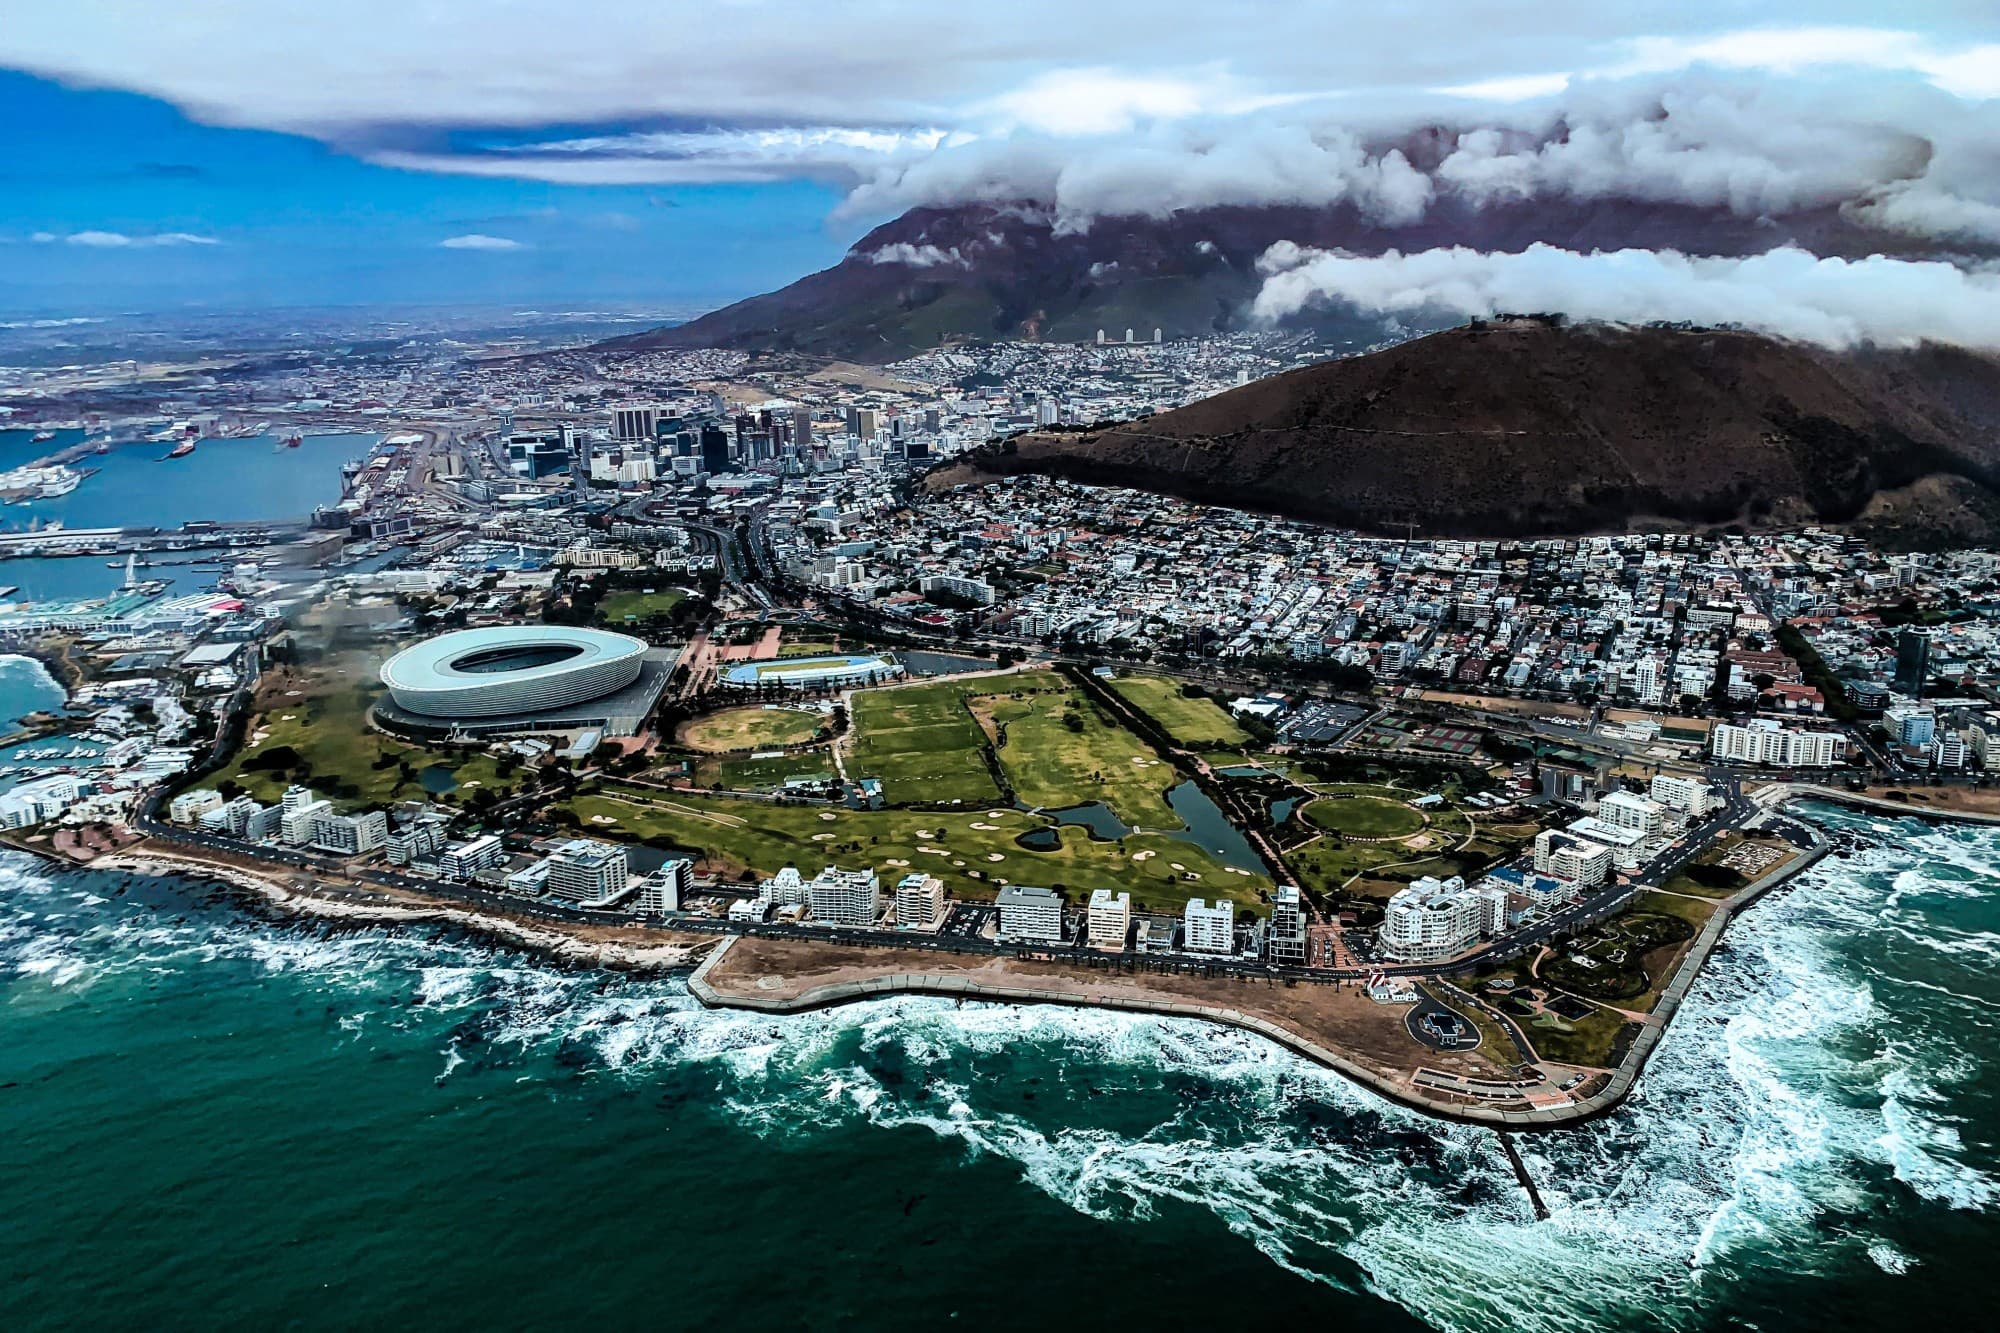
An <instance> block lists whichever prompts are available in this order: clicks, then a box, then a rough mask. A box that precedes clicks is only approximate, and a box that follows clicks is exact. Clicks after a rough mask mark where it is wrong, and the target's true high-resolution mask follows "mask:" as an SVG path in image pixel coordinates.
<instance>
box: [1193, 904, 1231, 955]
mask: <svg viewBox="0 0 2000 1333" xmlns="http://www.w3.org/2000/svg"><path fill="white" fill-rule="evenodd" d="M1181 947H1182V948H1183V949H1186V950H1187V951H1188V952H1189V953H1234V952H1235V951H1236V909H1235V908H1234V907H1232V906H1231V905H1230V903H1229V900H1228V899H1227V898H1218V899H1216V900H1215V906H1213V907H1210V906H1208V904H1207V903H1205V902H1203V901H1202V900H1201V899H1200V898H1190V899H1188V901H1187V906H1185V907H1183V908H1182V909H1181Z"/></svg>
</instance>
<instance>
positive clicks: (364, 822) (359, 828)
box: [287, 801, 389, 856]
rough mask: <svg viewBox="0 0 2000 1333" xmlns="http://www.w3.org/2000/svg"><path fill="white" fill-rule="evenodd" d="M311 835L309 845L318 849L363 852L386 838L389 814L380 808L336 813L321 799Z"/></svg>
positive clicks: (378, 845) (372, 849)
mask: <svg viewBox="0 0 2000 1333" xmlns="http://www.w3.org/2000/svg"><path fill="white" fill-rule="evenodd" d="M320 807H324V808H320ZM287 818H290V816H287ZM310 837H311V845H312V846H314V847H316V848H318V849H319V850H321V851H326V852H333V853H335V854H337V855H340V856H362V855H365V854H367V853H369V852H372V851H374V850H375V849H376V848H378V847H380V846H382V845H383V844H384V843H386V842H388V841H389V816H387V815H385V814H383V813H382V812H381V811H380V810H364V811H362V812H361V813H360V814H358V815H337V814H335V813H334V812H333V807H332V806H331V805H330V804H328V803H327V802H325V801H321V802H319V804H318V806H316V807H314V809H313V817H312V826H311V835H310Z"/></svg>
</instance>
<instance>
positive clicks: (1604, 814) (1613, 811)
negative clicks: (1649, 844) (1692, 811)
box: [1597, 791, 1666, 838]
mask: <svg viewBox="0 0 2000 1333" xmlns="http://www.w3.org/2000/svg"><path fill="white" fill-rule="evenodd" d="M1665 817H1666V807H1664V806H1662V805H1661V804H1660V803H1659V802H1658V801H1655V800H1653V799H1652V798H1651V797H1647V796H1640V795H1637V794H1635V793H1633V792H1629V791H1618V792H1613V793H1611V794H1610V795H1609V796H1606V797H1605V798H1604V799H1603V800H1601V801H1599V802H1598V803H1597V818H1598V820H1599V822H1601V823H1604V824H1609V825H1610V826H1611V827H1612V828H1621V829H1625V830H1627V831H1628V832H1632V833H1636V834H1638V835H1639V836H1640V837H1642V838H1650V837H1652V836H1653V835H1654V834H1656V833H1658V832H1659V831H1660V824H1661V822H1662V821H1663V820H1664V819H1665Z"/></svg>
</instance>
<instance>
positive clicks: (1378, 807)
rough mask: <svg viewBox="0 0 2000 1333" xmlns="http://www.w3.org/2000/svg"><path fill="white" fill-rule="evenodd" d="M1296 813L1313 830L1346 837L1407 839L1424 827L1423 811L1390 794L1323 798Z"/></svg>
mask: <svg viewBox="0 0 2000 1333" xmlns="http://www.w3.org/2000/svg"><path fill="white" fill-rule="evenodd" d="M1299 814H1300V815H1301V816H1302V817H1303V818H1304V819H1305V821H1306V822H1307V823H1309V824H1311V825H1313V826H1314V827H1315V828H1322V829H1328V830H1330V831H1332V832H1335V833H1341V834H1345V835H1346V836H1347V837H1350V838H1407V837H1409V836H1410V835H1411V834H1412V833H1415V832H1416V831H1417V830H1419V829H1421V828H1423V827H1424V815H1423V812H1422V811H1420V810H1418V809H1417V808H1416V807H1414V806H1412V805H1410V804H1409V803H1408V802H1407V801H1405V800H1403V798H1402V797H1400V796H1397V795H1394V794H1385V795H1380V796H1369V795H1361V794H1358V793H1354V794H1346V793H1344V794H1341V795H1337V796H1323V797H1321V798H1320V799H1319V800H1317V801H1313V802H1311V803H1310V804H1308V805H1306V806H1305V807H1303V808H1302V809H1301V810H1300V811H1299Z"/></svg>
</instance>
